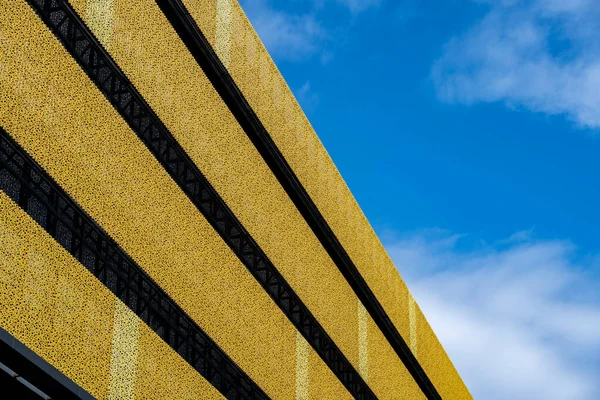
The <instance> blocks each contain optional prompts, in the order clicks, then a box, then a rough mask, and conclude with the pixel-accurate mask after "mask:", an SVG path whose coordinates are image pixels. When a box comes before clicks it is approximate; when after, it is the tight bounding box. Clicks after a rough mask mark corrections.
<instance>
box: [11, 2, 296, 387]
mask: <svg viewBox="0 0 600 400" xmlns="http://www.w3.org/2000/svg"><path fill="white" fill-rule="evenodd" d="M8 7H10V12H8V11H9V10H8V9H7V8H8ZM0 11H1V12H0V29H2V31H1V34H2V37H3V38H5V39H3V40H2V41H0V59H1V60H3V63H4V68H2V72H3V76H2V84H1V86H0V124H1V125H2V126H4V127H5V128H6V130H7V131H8V132H10V133H11V134H12V135H13V137H15V139H16V140H17V141H18V142H19V143H20V144H21V145H22V146H23V147H24V148H25V149H26V151H28V153H29V154H31V155H32V156H33V157H34V158H35V159H36V160H37V161H38V162H39V163H40V164H41V165H42V166H43V167H44V168H45V169H46V170H47V171H48V172H49V173H50V174H51V175H52V176H53V177H54V178H55V179H56V180H57V182H58V183H59V184H60V185H61V186H62V187H63V188H64V189H65V190H66V191H67V192H68V193H69V194H70V195H71V196H72V197H73V198H74V199H75V200H76V201H77V202H78V203H79V204H80V205H81V206H82V207H83V208H84V209H85V210H86V211H87V212H88V213H89V214H90V215H91V216H92V217H93V218H94V219H95V220H96V221H97V222H98V223H99V224H100V225H101V226H102V227H103V228H104V229H105V230H106V231H107V232H108V233H109V234H110V235H111V236H112V237H113V238H114V239H115V240H116V241H117V242H118V243H119V244H120V245H121V247H122V248H123V249H124V250H125V251H126V252H127V253H128V254H129V255H130V256H131V257H132V258H133V259H134V260H135V261H136V262H137V263H138V264H139V265H140V266H141V267H142V268H143V269H145V270H146V271H147V272H148V274H149V275H150V276H151V277H152V278H153V279H154V280H155V281H156V282H157V283H158V284H159V285H160V286H161V287H162V288H163V289H164V290H165V291H166V292H167V293H168V294H169V295H170V296H171V297H172V298H173V299H174V300H175V301H176V302H177V303H178V304H179V305H180V306H181V307H182V308H183V309H184V310H185V311H186V312H187V313H188V315H190V316H191V317H192V318H193V319H194V320H195V321H196V322H197V323H198V324H199V325H200V327H201V328H203V329H204V330H205V331H206V332H207V333H208V334H209V335H210V336H211V337H212V338H213V339H214V340H215V341H216V342H217V344H219V346H220V347H221V348H222V349H223V350H224V351H225V352H226V353H227V354H228V355H229V356H230V357H231V358H232V359H233V360H234V361H235V362H236V363H237V364H238V365H239V366H240V367H241V368H242V369H243V370H244V371H246V373H248V374H249V375H250V377H251V378H252V379H254V381H255V382H257V383H258V384H259V385H260V386H261V388H263V389H264V390H265V391H266V392H267V393H268V394H269V395H271V396H273V397H284V398H289V397H290V396H293V393H294V385H293V384H290V382H294V377H295V344H296V332H295V329H294V328H293V326H292V325H291V323H290V322H289V321H288V320H287V318H286V317H285V316H284V315H283V313H282V312H281V311H280V310H279V308H277V307H276V306H275V304H274V303H273V301H272V300H271V299H270V298H269V297H268V295H267V294H266V293H265V292H264V290H263V289H262V288H261V287H260V286H259V285H258V283H257V282H256V281H255V279H254V278H253V277H252V276H251V275H250V274H249V272H248V271H247V270H246V268H245V267H244V266H243V265H242V264H241V263H240V261H239V260H238V259H237V257H236V256H235V255H234V254H233V253H232V252H231V251H230V249H229V248H228V247H227V246H226V245H225V243H224V242H223V241H222V240H221V239H220V237H218V235H217V234H216V232H215V231H214V230H213V229H212V227H210V226H209V224H208V223H207V221H206V220H205V219H204V218H203V217H202V216H201V214H200V213H199V212H198V211H197V210H196V209H195V207H194V206H193V205H192V204H191V203H190V201H189V200H188V199H187V197H186V196H185V195H184V194H183V193H182V192H181V190H180V189H179V188H178V187H177V186H176V184H175V183H174V182H173V181H172V180H171V179H170V177H169V176H168V175H167V174H166V172H165V171H164V170H163V169H162V167H161V166H160V165H159V164H158V162H157V161H156V160H155V159H154V158H153V156H152V155H151V154H150V153H149V151H148V150H147V149H146V148H145V147H144V146H143V144H142V143H141V142H140V141H139V140H138V139H137V138H136V136H135V135H134V134H133V133H132V132H131V130H130V129H129V127H128V126H127V125H126V124H125V122H124V121H123V120H122V119H121V118H120V117H119V115H118V114H117V113H116V111H114V109H113V108H112V107H111V106H110V104H109V103H108V102H107V101H106V100H105V98H104V97H103V96H102V95H101V94H100V92H99V91H98V90H97V89H96V88H95V86H94V85H93V84H92V83H91V82H90V81H89V79H88V78H87V76H86V75H85V74H84V73H83V72H82V71H81V70H80V69H79V67H78V66H77V65H76V63H75V61H74V60H73V59H72V58H71V57H70V56H69V55H68V54H67V53H66V51H65V50H64V49H63V48H62V47H61V46H60V44H59V43H58V41H57V40H56V39H55V38H54V36H53V35H52V33H51V32H50V31H49V30H48V29H47V28H46V27H45V26H44V25H43V24H42V23H41V21H39V20H38V19H37V16H36V15H35V14H34V12H33V11H32V10H31V9H30V8H29V7H28V6H27V5H26V4H25V3H24V2H17V3H16V4H10V5H7V4H6V3H1V4H0ZM23 27H27V29H23ZM114 40H115V37H114V36H113V37H112V39H111V42H113V41H114ZM109 342H110V340H109ZM108 354H110V352H108Z"/></svg>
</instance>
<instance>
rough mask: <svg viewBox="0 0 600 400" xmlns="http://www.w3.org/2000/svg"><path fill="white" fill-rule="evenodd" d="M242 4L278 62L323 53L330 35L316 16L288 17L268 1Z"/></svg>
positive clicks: (288, 14) (309, 13)
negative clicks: (323, 47)
mask: <svg viewBox="0 0 600 400" xmlns="http://www.w3.org/2000/svg"><path fill="white" fill-rule="evenodd" d="M241 4H242V6H243V8H244V11H245V12H246V14H247V15H248V18H249V19H250V21H251V22H252V25H253V26H254V28H255V29H256V31H257V32H258V35H259V36H260V38H261V40H262V41H263V43H264V44H265V47H266V48H267V50H268V51H269V53H271V55H272V56H274V57H275V58H279V59H286V60H293V61H297V60H302V59H305V58H308V57H311V56H313V55H314V54H316V53H320V52H321V51H322V46H323V42H324V41H325V40H326V39H327V37H328V34H327V32H326V30H325V29H324V28H323V26H322V25H321V23H320V22H319V21H318V20H317V18H316V16H315V14H314V13H313V12H311V11H307V12H305V13H301V14H292V13H287V12H285V11H282V10H278V9H275V8H273V7H272V6H271V4H270V3H269V1H267V0H243V1H241Z"/></svg>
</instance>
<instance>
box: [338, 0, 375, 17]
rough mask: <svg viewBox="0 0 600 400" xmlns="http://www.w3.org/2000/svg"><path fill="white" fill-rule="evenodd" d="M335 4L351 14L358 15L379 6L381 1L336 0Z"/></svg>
mask: <svg viewBox="0 0 600 400" xmlns="http://www.w3.org/2000/svg"><path fill="white" fill-rule="evenodd" d="M337 2H338V3H339V4H341V5H343V6H345V7H347V8H348V9H349V10H350V12H352V13H353V14H358V13H359V12H362V11H365V10H366V9H368V8H371V7H374V6H377V5H379V4H380V3H381V0H337Z"/></svg>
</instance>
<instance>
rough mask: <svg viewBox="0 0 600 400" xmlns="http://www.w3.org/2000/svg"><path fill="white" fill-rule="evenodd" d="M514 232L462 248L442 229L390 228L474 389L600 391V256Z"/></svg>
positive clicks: (561, 394)
mask: <svg viewBox="0 0 600 400" xmlns="http://www.w3.org/2000/svg"><path fill="white" fill-rule="evenodd" d="M509 239H510V240H508V239H507V240H504V241H500V242H498V245H496V246H495V247H492V246H487V245H481V246H479V247H478V248H477V249H475V250H464V249H461V247H460V246H458V244H459V241H465V240H467V239H466V238H465V237H464V236H463V235H454V234H451V233H450V232H447V231H443V230H427V231H422V232H418V233H415V234H412V235H409V236H405V237H400V238H398V237H393V236H391V237H390V236H389V235H388V237H387V239H385V236H384V241H386V242H387V245H386V248H387V250H388V252H389V253H390V256H391V257H392V259H393V260H394V262H395V264H396V266H397V267H398V269H399V271H400V273H401V274H402V276H403V277H404V278H405V280H406V281H407V284H408V286H409V288H410V289H411V291H412V292H413V294H414V296H415V298H416V300H417V302H418V303H419V305H420V306H421V308H422V309H423V312H424V313H425V315H426V316H427V319H428V320H429V322H430V324H431V325H432V327H433V329H434V331H435V332H436V334H437V335H438V337H439V339H440V341H441V343H442V344H443V346H444V348H445V349H446V351H447V352H448V354H449V356H450V358H451V359H452V360H453V362H454V364H455V366H456V368H457V370H458V371H459V373H460V374H461V376H462V377H463V379H464V381H465V383H466V384H467V386H468V387H469V389H470V391H471V393H472V394H473V396H474V397H475V398H476V399H489V400H505V399H513V400H520V399H545V400H554V399H556V400H571V399H572V400H587V399H598V398H600V383H599V382H598V379H597V378H598V376H599V375H600V290H599V289H600V280H598V278H597V276H596V278H594V276H593V275H592V271H591V269H592V266H593V265H597V260H595V257H580V256H579V255H578V251H577V248H576V247H575V246H574V245H572V244H571V243H569V242H567V241H560V240H534V239H533V238H532V232H531V231H526V232H520V233H516V234H515V235H512V236H511V238H509ZM500 243H501V245H500ZM594 261H596V264H594Z"/></svg>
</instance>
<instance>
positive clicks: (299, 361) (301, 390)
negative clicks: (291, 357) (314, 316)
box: [296, 332, 310, 400]
mask: <svg viewBox="0 0 600 400" xmlns="http://www.w3.org/2000/svg"><path fill="white" fill-rule="evenodd" d="M309 348H310V346H309V345H308V342H307V341H306V339H304V336H302V334H301V333H300V332H296V400H307V399H308V349H309Z"/></svg>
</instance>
